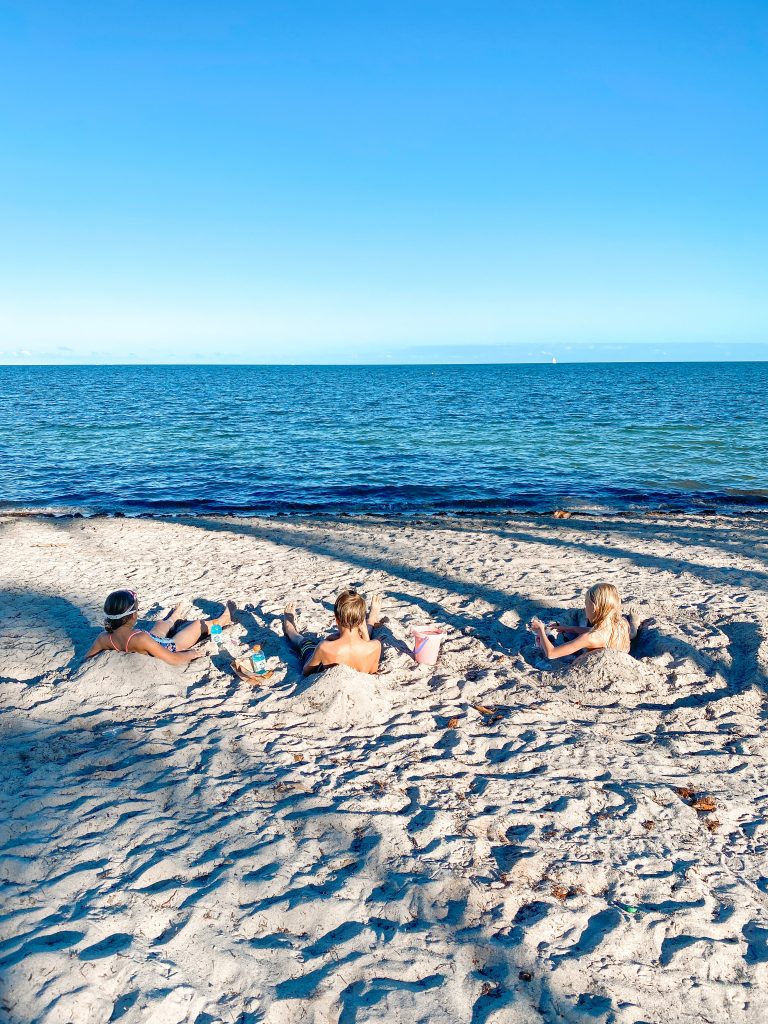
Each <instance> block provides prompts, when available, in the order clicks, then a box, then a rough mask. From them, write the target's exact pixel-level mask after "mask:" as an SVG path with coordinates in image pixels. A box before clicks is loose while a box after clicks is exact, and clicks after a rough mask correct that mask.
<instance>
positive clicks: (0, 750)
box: [0, 514, 768, 1024]
mask: <svg viewBox="0 0 768 1024" xmlns="http://www.w3.org/2000/svg"><path fill="white" fill-rule="evenodd" d="M0 555H1V557H0V573H1V574H2V579H0V613H1V618H0V623H1V626H0V632H1V634H2V635H1V637H0V639H1V640H2V643H1V644H0V710H1V714H0V740H1V742H0V772H1V773H2V793H1V795H0V894H2V901H1V903H2V905H1V906H0V1020H8V1021H9V1022H12V1024H22V1022H23V1024H27V1022H32V1021H43V1020H44V1021H46V1022H47V1024H50V1022H53V1024H60V1022H61V1024H64V1022H69V1021H77V1022H91V1021H93V1022H102V1021H103V1022H109V1021H118V1020H120V1021H124V1022H128V1024H130V1022H134V1021H135V1022H139V1021H141V1022H142V1024H144V1022H150V1024H181V1022H189V1024H212V1022H224V1024H235V1022H239V1024H250V1022H257V1021H258V1022H262V1021H263V1022H266V1024H292V1022H294V1021H295V1022H298V1021H307V1022H313V1024H326V1022H333V1024H337V1022H338V1024H351V1022H357V1024H367V1022H374V1021H383V1020H385V1019H386V1020H388V1021H390V1022H391V1021H403V1022H409V1024H410V1022H416V1021H430V1022H431V1024H433V1022H445V1024H449V1022H450V1024H455V1022H458V1021H466V1022H471V1024H485V1022H488V1024H501V1022H503V1024H517V1022H520V1024H523V1022H526V1024H527V1022H530V1021H537V1020H541V1021H545V1022H554V1021H562V1020H566V1021H578V1022H581V1021H584V1022H586V1021H589V1022H595V1021H598V1022H605V1024H608V1022H621V1024H624V1022H627V1024H640V1022H642V1021H648V1022H654V1024H666V1022H669V1024H672V1022H678V1021H691V1022H699V1021H701V1022H712V1024H714V1022H718V1024H720V1022H722V1021H724V1020H728V1021H734V1022H749V1024H752V1022H759V1021H763V1020H765V1019H766V1017H767V1016H768V994H767V993H768V857H767V856H766V849H767V846H766V841H767V839H768V824H767V823H766V807H767V806H768V795H766V790H767V789H768V786H767V785H766V783H768V771H767V770H766V758H767V757H768V743H767V742H766V708H767V707H768V706H767V705H766V703H765V698H766V693H768V587H767V586H766V584H767V583H768V519H765V518H761V517H759V516H748V517H725V516H701V517H697V516H693V515H675V516H672V515H655V514H654V515H649V514H645V515H625V516H591V517H587V516H578V515H576V516H573V517H572V518H570V519H563V520H556V519H553V518H551V517H546V516H533V515H523V514H520V515H511V516H508V517H504V518H501V517H496V518H492V519H490V518H489V519H472V518H469V517H467V518H461V519H454V518H447V517H434V518H428V517H422V518H416V519H414V518H411V519H395V518H391V519H390V518H386V517H375V518H374V517H370V518H352V517H338V518H333V517H319V518H314V519H311V518H271V519H270V518H264V519H259V518H249V519H232V518H213V517H211V518H203V517H198V518H194V519H193V518H190V519H183V518H175V519H165V520H164V519H106V518H95V519H80V518H46V517H36V516H25V517H21V516H10V515H8V516H0ZM599 580H606V581H609V582H613V583H615V584H616V586H617V587H618V588H619V591H620V592H621V594H622V597H623V598H624V601H625V605H629V604H633V605H635V606H636V607H637V608H638V609H639V610H640V611H641V612H642V615H643V617H644V618H645V620H646V621H645V624H644V626H643V627H642V629H641V632H640V635H639V637H638V640H637V643H636V645H635V648H634V657H630V656H627V655H621V654H618V653H613V652H604V653H598V654H593V655H590V656H588V657H586V658H581V659H578V660H577V661H575V662H573V663H571V664H562V663H547V662H545V661H543V660H542V659H541V656H540V654H539V653H538V652H537V649H536V648H535V646H534V644H533V638H532V636H531V634H530V633H529V632H528V631H527V629H526V623H527V622H528V621H529V620H530V618H531V616H532V615H535V614H538V615H540V616H542V617H543V618H545V619H551V618H558V617H561V616H571V617H573V616H575V615H576V614H577V612H578V610H579V609H580V608H581V607H583V593H584V591H585V590H586V589H587V587H588V586H590V585H591V584H593V583H595V582H597V581H599ZM120 586H129V587H131V588H133V589H134V590H136V591H137V592H138V593H139V596H140V600H141V607H142V609H144V610H146V612H147V616H148V617H152V616H153V615H157V614H161V613H163V612H164V611H167V610H168V609H169V608H170V607H171V606H172V605H174V604H175V603H177V602H178V601H181V600H188V601H190V602H191V604H192V611H191V613H190V614H191V616H192V617H198V616H200V615H202V614H209V613H211V612H213V611H214V610H217V609H218V608H219V607H220V602H222V601H224V600H225V599H227V598H232V599H234V600H235V601H236V602H237V604H238V606H239V609H240V611H239V614H238V622H237V624H236V625H235V626H234V627H232V628H231V629H229V630H227V631H226V632H225V633H224V634H223V638H222V642H221V644H220V647H219V651H218V653H216V654H214V655H213V657H212V658H210V659H208V658H205V659H201V660H199V661H196V662H194V663H193V664H192V665H190V666H189V667H188V668H187V669H185V670H179V669H174V668H172V667H169V666H167V665H164V664H161V663H159V662H157V661H154V660H153V659H149V658H142V657H140V656H125V655H120V654H118V653H109V654H104V655H100V656H99V657H98V658H97V659H95V660H94V661H92V662H89V663H87V664H86V665H83V664H82V655H83V654H84V652H85V650H87V648H88V646H89V645H90V642H91V640H92V639H93V636H94V635H95V633H96V632H97V631H98V629H99V627H100V611H101V605H102V603H103V600H104V597H105V596H106V594H107V593H108V592H109V591H110V590H112V589H115V588H117V587H120ZM349 586H353V587H356V588H358V589H360V590H361V591H362V592H363V593H365V594H367V595H370V594H372V593H375V592H381V593H383V595H384V606H383V612H384V615H385V616H386V618H387V622H386V624H385V632H386V639H387V644H386V651H385V656H384V660H383V665H382V671H381V673H380V674H379V675H378V676H377V677H363V676H359V675H357V674H356V673H354V672H352V671H351V670H346V669H341V668H337V669H332V670H330V671H328V672H326V673H324V674H322V675H320V676H315V677H311V678H309V679H306V680H305V679H302V678H301V676H300V674H299V669H298V663H297V660H296V657H295V656H294V655H293V653H292V652H291V651H290V650H289V648H288V646H287V644H286V643H285V642H284V641H283V639H282V635H281V632H282V631H281V628H280V611H281V609H282V607H283V605H284V603H285V601H286V600H287V599H288V598H291V597H292V598H293V599H294V600H295V601H296V602H297V605H298V609H299V624H300V626H301V625H303V626H305V627H306V628H308V629H311V630H313V631H322V630H324V629H328V628H329V627H330V624H331V609H332V604H333V600H334V598H335V596H336V594H337V593H338V592H339V590H341V589H343V588H345V587H349ZM425 622H435V623H438V624H440V625H442V626H443V627H445V631H446V633H447V639H446V640H445V642H444V645H443V649H442V652H441V656H440V660H439V662H438V664H437V665H436V666H434V667H427V666H420V665H416V664H415V662H414V661H413V659H412V657H411V655H410V648H411V646H412V641H411V629H412V628H413V627H414V626H417V625H419V624H423V623H425ZM254 643H261V644H262V645H263V647H264V651H265V654H266V655H267V657H268V661H269V667H270V668H272V669H274V675H273V676H272V677H271V679H270V680H269V684H268V685H267V686H264V687H256V688H254V687H252V686H250V685H248V684H247V683H244V682H241V681H240V680H238V679H237V678H236V677H235V676H234V675H233V673H232V672H231V670H230V667H229V663H230V661H231V658H232V657H233V656H236V655H240V654H242V653H244V652H245V651H246V649H247V647H248V646H249V645H252V644H254Z"/></svg>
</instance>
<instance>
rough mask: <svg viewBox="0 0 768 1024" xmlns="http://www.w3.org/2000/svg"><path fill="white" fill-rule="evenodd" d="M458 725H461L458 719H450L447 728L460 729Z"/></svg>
mask: <svg viewBox="0 0 768 1024" xmlns="http://www.w3.org/2000/svg"><path fill="white" fill-rule="evenodd" d="M458 725H459V720H458V718H451V719H449V721H448V725H447V726H446V728H447V729H456V728H458Z"/></svg>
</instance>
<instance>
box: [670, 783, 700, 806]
mask: <svg viewBox="0 0 768 1024" xmlns="http://www.w3.org/2000/svg"><path fill="white" fill-rule="evenodd" d="M675 792H676V793H677V795H678V796H679V797H680V799H681V800H685V801H686V803H689V802H690V801H691V800H694V799H695V798H696V790H695V789H693V788H691V786H678V788H677V789H676V790H675Z"/></svg>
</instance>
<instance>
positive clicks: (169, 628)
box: [150, 601, 236, 651]
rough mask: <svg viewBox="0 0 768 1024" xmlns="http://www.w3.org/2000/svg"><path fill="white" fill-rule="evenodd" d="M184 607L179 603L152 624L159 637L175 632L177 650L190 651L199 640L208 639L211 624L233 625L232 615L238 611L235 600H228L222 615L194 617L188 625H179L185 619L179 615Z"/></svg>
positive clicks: (152, 628) (155, 633) (151, 628)
mask: <svg viewBox="0 0 768 1024" xmlns="http://www.w3.org/2000/svg"><path fill="white" fill-rule="evenodd" d="M184 608H185V605H183V604H179V605H177V606H176V607H175V608H174V609H172V611H171V612H169V614H168V615H167V616H166V617H165V618H164V619H160V620H159V621H158V622H154V623H152V625H151V626H150V632H151V633H153V634H154V635H155V636H158V637H167V636H168V634H169V633H171V632H173V642H174V644H175V645H176V650H177V651H188V650H189V649H190V648H191V647H194V646H195V644H196V643H198V641H200V640H205V639H207V638H208V637H209V636H210V635H211V626H221V627H222V628H223V627H225V626H231V625H232V617H233V614H234V612H235V611H236V608H235V603H234V601H227V603H226V604H225V605H224V611H223V612H222V613H221V614H220V615H215V616H213V617H212V618H209V619H193V620H192V622H187V623H186V625H183V626H180V627H179V622H180V621H183V620H180V619H179V615H180V613H181V612H182V611H183V609H184Z"/></svg>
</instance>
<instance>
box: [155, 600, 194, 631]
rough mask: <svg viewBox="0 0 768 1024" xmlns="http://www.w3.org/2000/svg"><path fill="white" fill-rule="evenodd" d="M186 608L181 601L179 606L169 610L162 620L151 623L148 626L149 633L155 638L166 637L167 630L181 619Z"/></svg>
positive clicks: (184, 603)
mask: <svg viewBox="0 0 768 1024" xmlns="http://www.w3.org/2000/svg"><path fill="white" fill-rule="evenodd" d="M186 607H187V604H186V602H185V601H182V603H181V604H177V605H176V607H175V608H171V610H170V611H169V612H168V614H167V615H166V616H165V618H164V619H158V620H157V622H153V623H152V625H151V626H150V631H151V632H152V633H154V634H155V636H168V630H169V629H170V628H171V626H172V625H173V624H174V622H176V620H177V619H180V618H181V616H182V613H183V611H184V609H185V608H186Z"/></svg>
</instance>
